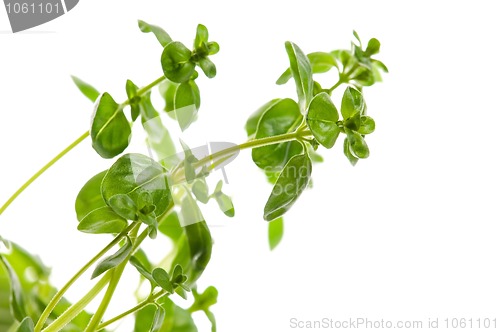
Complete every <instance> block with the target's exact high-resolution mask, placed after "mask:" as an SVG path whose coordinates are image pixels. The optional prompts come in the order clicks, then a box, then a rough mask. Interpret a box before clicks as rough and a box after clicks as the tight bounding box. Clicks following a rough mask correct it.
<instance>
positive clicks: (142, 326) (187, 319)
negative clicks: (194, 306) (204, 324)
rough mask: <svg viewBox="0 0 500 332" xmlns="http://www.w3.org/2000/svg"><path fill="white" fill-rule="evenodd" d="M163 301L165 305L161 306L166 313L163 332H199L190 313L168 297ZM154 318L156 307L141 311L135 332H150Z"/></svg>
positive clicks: (148, 307) (138, 314) (137, 318)
mask: <svg viewBox="0 0 500 332" xmlns="http://www.w3.org/2000/svg"><path fill="white" fill-rule="evenodd" d="M161 301H162V302H163V303H159V304H160V305H161V306H162V307H163V308H164V309H165V311H166V313H165V320H164V321H163V325H162V326H161V329H160V331H161V332H198V329H197V328H196V325H195V323H194V321H193V318H192V317H191V313H190V312H189V311H187V310H186V309H182V308H181V307H179V306H177V305H176V304H175V303H174V302H173V301H172V300H170V299H169V298H168V297H163V298H162V299H161ZM154 316H155V307H153V306H147V307H145V308H143V309H141V310H140V311H139V312H138V313H137V316H136V320H135V327H134V332H148V331H150V328H151V326H152V323H153V318H154Z"/></svg>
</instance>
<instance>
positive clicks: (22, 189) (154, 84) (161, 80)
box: [0, 76, 166, 215]
mask: <svg viewBox="0 0 500 332" xmlns="http://www.w3.org/2000/svg"><path fill="white" fill-rule="evenodd" d="M164 80H166V77H165V76H161V77H159V78H157V79H156V80H154V81H153V82H151V83H149V84H148V85H146V86H144V87H142V88H140V89H139V90H137V95H138V96H142V95H143V94H145V93H147V92H148V91H149V90H151V89H152V88H154V87H155V86H156V85H158V84H160V83H161V82H163V81H164ZM129 104H130V100H128V99H127V100H126V101H124V102H123V103H121V104H120V107H121V108H123V107H125V106H126V105H129ZM89 134H90V133H89V132H88V131H87V132H85V133H84V134H82V135H81V136H80V137H78V138H77V139H76V140H75V141H74V142H73V143H71V144H70V145H68V147H67V148H65V149H64V150H62V151H61V152H60V153H59V154H58V155H57V156H55V157H54V158H53V159H52V160H50V161H49V162H48V163H47V164H46V165H45V166H43V167H42V168H41V169H40V170H39V171H38V172H36V173H35V174H34V175H33V176H32V177H31V178H29V180H28V181H26V183H24V184H23V185H22V186H21V187H20V188H19V189H18V190H17V191H16V192H15V193H14V194H13V195H12V196H11V197H10V198H9V199H8V200H7V201H6V202H5V203H4V205H2V207H0V215H1V214H2V213H3V212H4V211H5V210H6V209H7V208H8V207H9V205H11V204H12V202H14V201H15V200H16V198H17V197H18V196H19V195H20V194H21V193H22V192H23V191H24V190H25V189H26V188H28V187H29V186H30V185H31V184H32V183H33V182H34V181H35V180H36V179H37V178H38V177H39V176H40V175H42V174H43V173H45V171H46V170H48V169H49V168H50V167H51V166H52V165H54V164H55V163H56V162H57V161H58V160H59V159H61V158H62V157H64V155H66V154H67V153H68V152H69V151H71V150H72V149H73V148H74V147H76V146H77V145H78V144H80V143H81V142H82V141H83V140H84V139H85V138H87V137H88V136H89Z"/></svg>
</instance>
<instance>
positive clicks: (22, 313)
mask: <svg viewBox="0 0 500 332" xmlns="http://www.w3.org/2000/svg"><path fill="white" fill-rule="evenodd" d="M0 263H2V264H1V265H2V266H3V268H4V269H5V271H7V275H8V278H9V281H10V297H9V299H10V310H11V313H12V315H13V316H14V318H15V319H17V321H19V322H20V321H22V320H23V319H24V318H25V317H26V315H27V314H26V305H25V299H24V294H23V288H22V287H21V282H20V281H19V278H18V276H17V274H16V272H15V271H14V269H13V268H12V266H11V265H10V263H9V262H8V261H7V260H6V259H5V258H4V257H3V255H0Z"/></svg>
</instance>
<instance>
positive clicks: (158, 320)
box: [150, 305, 166, 332]
mask: <svg viewBox="0 0 500 332" xmlns="http://www.w3.org/2000/svg"><path fill="white" fill-rule="evenodd" d="M165 314H166V311H165V309H163V307H162V306H160V305H157V306H156V312H155V315H154V318H153V324H152V325H151V329H150V332H159V331H161V327H162V325H163V321H164V320H165Z"/></svg>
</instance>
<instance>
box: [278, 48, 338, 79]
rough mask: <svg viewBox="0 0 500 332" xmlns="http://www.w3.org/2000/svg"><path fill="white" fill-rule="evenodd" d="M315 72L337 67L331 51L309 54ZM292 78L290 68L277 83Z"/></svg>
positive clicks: (318, 72) (324, 71) (323, 71)
mask: <svg viewBox="0 0 500 332" xmlns="http://www.w3.org/2000/svg"><path fill="white" fill-rule="evenodd" d="M307 58H308V59H309V62H310V64H311V70H312V72H313V73H314V74H320V73H326V72H327V71H329V70H330V69H332V67H337V62H336V61H335V57H334V56H333V55H332V54H331V53H326V52H313V53H309V54H308V55H307ZM291 78H292V71H291V70H290V68H288V69H287V70H286V71H285V72H284V73H283V74H281V76H280V77H279V78H278V80H277V81H276V84H278V85H281V84H285V83H287V82H288V80H290V79H291Z"/></svg>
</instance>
